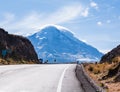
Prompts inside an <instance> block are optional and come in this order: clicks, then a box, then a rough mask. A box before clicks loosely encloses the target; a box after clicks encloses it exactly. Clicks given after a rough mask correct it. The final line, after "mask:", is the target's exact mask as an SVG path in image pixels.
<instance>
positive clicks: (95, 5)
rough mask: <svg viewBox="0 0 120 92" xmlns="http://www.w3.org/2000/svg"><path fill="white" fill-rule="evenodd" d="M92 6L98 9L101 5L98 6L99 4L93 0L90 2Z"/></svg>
mask: <svg viewBox="0 0 120 92" xmlns="http://www.w3.org/2000/svg"><path fill="white" fill-rule="evenodd" d="M90 6H91V7H93V8H95V9H98V8H99V7H98V4H97V3H95V2H93V1H92V2H91V3H90Z"/></svg>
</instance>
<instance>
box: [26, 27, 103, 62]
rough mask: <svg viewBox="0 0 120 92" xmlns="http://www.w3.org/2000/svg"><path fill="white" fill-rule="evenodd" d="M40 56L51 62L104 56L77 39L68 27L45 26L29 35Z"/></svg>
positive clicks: (85, 59)
mask: <svg viewBox="0 0 120 92" xmlns="http://www.w3.org/2000/svg"><path fill="white" fill-rule="evenodd" d="M28 38H29V40H30V41H31V42H32V44H33V45H34V48H35V50H36V52H37V54H38V57H39V58H42V59H43V60H44V61H46V60H48V61H49V62H50V63H52V62H53V61H56V62H59V63H60V62H73V61H76V60H79V61H91V60H94V61H96V60H99V59H100V57H101V56H102V53H100V52H99V51H98V50H97V49H95V48H94V47H92V46H90V45H88V44H86V43H84V42H82V41H80V40H79V39H77V38H76V37H75V36H74V35H73V34H72V33H71V32H70V31H69V30H68V29H67V28H64V27H60V26H53V25H49V26H45V27H43V28H42V29H40V31H39V32H37V33H35V34H33V35H31V36H29V37H28Z"/></svg>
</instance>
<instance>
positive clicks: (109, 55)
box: [100, 45, 120, 63]
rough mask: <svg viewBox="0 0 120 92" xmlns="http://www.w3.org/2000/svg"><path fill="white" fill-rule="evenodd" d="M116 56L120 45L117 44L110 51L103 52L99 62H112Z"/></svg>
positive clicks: (118, 55)
mask: <svg viewBox="0 0 120 92" xmlns="http://www.w3.org/2000/svg"><path fill="white" fill-rule="evenodd" d="M116 57H120V45H119V46H117V47H116V48H114V49H112V50H111V51H110V52H108V53H107V54H105V55H104V56H103V57H102V58H101V61H100V62H101V63H103V62H112V60H113V59H115V58H116Z"/></svg>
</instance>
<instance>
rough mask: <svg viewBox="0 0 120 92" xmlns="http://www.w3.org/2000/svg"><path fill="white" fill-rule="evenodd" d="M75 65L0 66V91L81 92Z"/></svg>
mask: <svg viewBox="0 0 120 92" xmlns="http://www.w3.org/2000/svg"><path fill="white" fill-rule="evenodd" d="M75 67H76V65H74V64H73V65H70V64H54V65H9V66H0V92H83V90H82V88H81V87H80V83H79V81H78V80H77V78H76V76H75V72H74V69H75Z"/></svg>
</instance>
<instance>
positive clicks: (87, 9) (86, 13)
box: [81, 8, 89, 17]
mask: <svg viewBox="0 0 120 92" xmlns="http://www.w3.org/2000/svg"><path fill="white" fill-rule="evenodd" d="M88 14H89V8H86V9H85V10H84V11H83V12H82V13H81V15H82V16H83V17H87V16H88Z"/></svg>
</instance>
